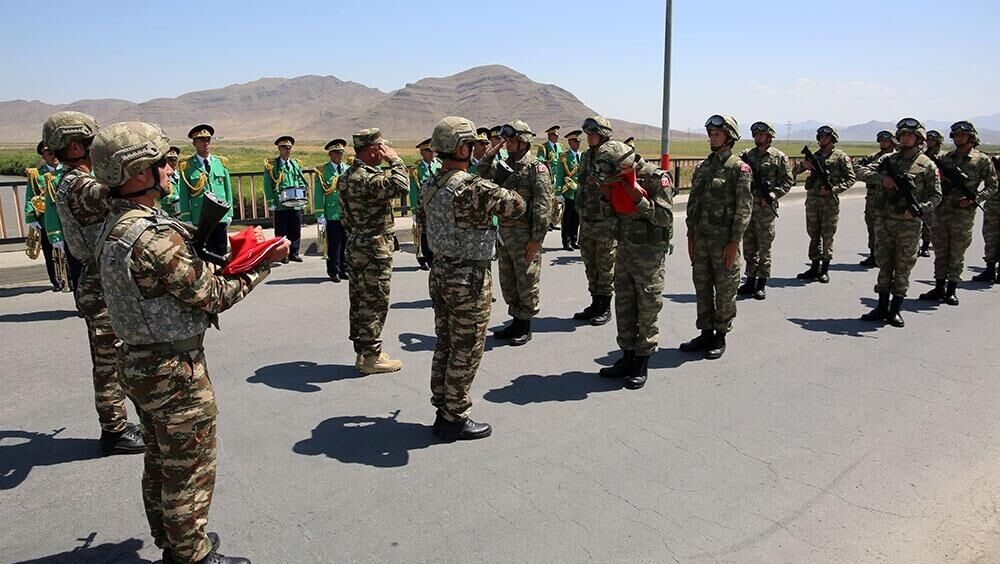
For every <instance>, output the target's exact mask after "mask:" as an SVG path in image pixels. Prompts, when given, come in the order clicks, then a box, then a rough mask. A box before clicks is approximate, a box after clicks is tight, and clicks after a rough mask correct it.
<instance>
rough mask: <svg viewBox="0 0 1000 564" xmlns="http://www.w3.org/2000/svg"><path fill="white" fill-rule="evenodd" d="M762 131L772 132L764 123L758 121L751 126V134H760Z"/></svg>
mask: <svg viewBox="0 0 1000 564" xmlns="http://www.w3.org/2000/svg"><path fill="white" fill-rule="evenodd" d="M761 131H765V132H770V131H771V128H770V127H768V125H767V124H766V123H764V122H762V121H758V122H756V123H754V124H753V125H751V126H750V132H751V133H760V132H761Z"/></svg>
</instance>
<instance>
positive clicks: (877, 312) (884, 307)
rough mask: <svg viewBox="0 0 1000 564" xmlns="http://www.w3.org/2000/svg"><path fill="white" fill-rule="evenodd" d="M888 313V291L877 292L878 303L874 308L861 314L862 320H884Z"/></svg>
mask: <svg viewBox="0 0 1000 564" xmlns="http://www.w3.org/2000/svg"><path fill="white" fill-rule="evenodd" d="M887 315H889V292H879V293H878V305H877V306H875V309H873V310H871V311H869V312H868V313H866V314H864V315H862V316H861V320H862V321H885V320H886V319H885V317H886V316H887Z"/></svg>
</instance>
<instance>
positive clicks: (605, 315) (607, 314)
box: [590, 296, 611, 326]
mask: <svg viewBox="0 0 1000 564" xmlns="http://www.w3.org/2000/svg"><path fill="white" fill-rule="evenodd" d="M608 321H611V296H597V309H595V310H594V317H593V318H591V320H590V324H591V325H594V326H600V325H604V324H605V323H607V322H608Z"/></svg>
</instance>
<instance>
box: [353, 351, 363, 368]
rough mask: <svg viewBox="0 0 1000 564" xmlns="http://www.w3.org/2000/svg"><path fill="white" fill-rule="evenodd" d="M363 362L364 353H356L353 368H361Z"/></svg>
mask: <svg viewBox="0 0 1000 564" xmlns="http://www.w3.org/2000/svg"><path fill="white" fill-rule="evenodd" d="M364 362H365V355H363V354H361V353H358V356H357V357H355V359H354V369H355V370H361V365H362V364H363V363H364Z"/></svg>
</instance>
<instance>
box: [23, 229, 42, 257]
mask: <svg viewBox="0 0 1000 564" xmlns="http://www.w3.org/2000/svg"><path fill="white" fill-rule="evenodd" d="M25 243H26V246H25V248H24V254H26V255H28V258H30V259H31V260H35V259H36V258H38V255H39V254H40V253H41V252H42V230H41V229H28V236H27V237H25Z"/></svg>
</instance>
